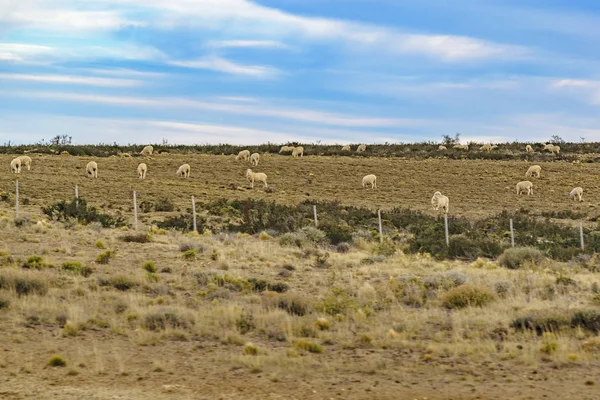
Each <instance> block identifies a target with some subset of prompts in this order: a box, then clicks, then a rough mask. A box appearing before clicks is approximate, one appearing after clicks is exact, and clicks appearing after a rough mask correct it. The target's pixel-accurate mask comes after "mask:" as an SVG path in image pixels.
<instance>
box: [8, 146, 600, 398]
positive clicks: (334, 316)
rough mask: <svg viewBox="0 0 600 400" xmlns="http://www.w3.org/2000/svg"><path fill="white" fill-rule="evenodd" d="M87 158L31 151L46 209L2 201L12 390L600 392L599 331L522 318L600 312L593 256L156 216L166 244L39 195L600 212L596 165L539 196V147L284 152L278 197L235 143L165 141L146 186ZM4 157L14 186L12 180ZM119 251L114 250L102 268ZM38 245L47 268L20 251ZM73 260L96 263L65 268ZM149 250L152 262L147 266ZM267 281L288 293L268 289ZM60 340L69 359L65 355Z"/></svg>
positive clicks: (123, 167)
mask: <svg viewBox="0 0 600 400" xmlns="http://www.w3.org/2000/svg"><path fill="white" fill-rule="evenodd" d="M9 161H10V157H5V156H2V157H0V164H2V163H3V164H4V165H6V166H8V163H9ZM88 161H89V159H87V158H76V157H69V156H66V157H64V156H61V157H59V156H54V157H34V161H33V169H32V171H24V172H23V174H22V176H21V178H20V183H21V198H22V200H23V199H27V201H28V202H29V205H27V206H24V207H23V208H22V212H23V214H24V215H28V216H33V217H34V219H33V220H32V221H30V222H25V223H23V225H21V226H15V224H14V222H13V209H12V206H11V205H10V204H9V203H8V202H0V337H1V338H2V339H0V398H7V399H51V398H52V399H54V398H56V399H81V398H87V399H148V398H165V399H298V400H300V399H315V400H316V399H508V398H510V399H540V398H548V399H554V398H565V399H571V398H572V399H575V398H576V399H590V400H592V399H598V398H599V397H600V396H599V394H598V393H599V389H598V385H599V384H600V377H599V376H598V371H599V370H600V364H599V358H598V355H599V354H600V337H598V335H597V333H594V332H591V331H589V330H585V329H582V328H573V329H571V328H565V329H561V330H557V331H555V332H547V333H545V334H544V335H541V336H538V335H536V334H535V333H533V332H520V331H518V330H516V329H515V328H514V327H512V325H511V323H512V322H513V320H514V319H515V318H517V317H519V316H522V315H527V314H529V313H531V312H537V311H540V310H542V311H548V310H550V311H556V310H559V311H563V310H565V312H566V310H573V309H592V310H597V309H598V303H597V300H594V299H595V297H594V296H595V293H597V292H596V291H595V290H597V288H598V285H600V277H599V274H598V273H597V272H591V271H590V270H587V269H585V268H582V267H580V266H573V265H567V264H562V263H556V262H553V261H551V260H547V261H545V262H544V263H543V264H542V265H539V266H536V267H533V266H532V267H531V268H527V269H523V270H508V269H505V268H502V267H500V266H499V265H498V264H497V263H496V262H492V261H489V260H478V261H476V262H475V263H472V264H467V263H464V262H458V261H457V262H449V261H444V262H437V261H433V260H432V259H430V258H429V257H423V256H409V255H404V254H402V252H400V251H398V252H397V253H396V254H395V255H393V256H388V257H383V258H382V257H380V258H373V255H374V254H375V253H376V244H374V243H370V242H357V243H355V244H354V245H353V246H352V248H351V249H350V251H349V252H347V253H337V252H336V251H335V249H333V248H331V247H323V246H316V245H311V244H306V245H305V246H303V247H302V248H297V247H285V246H282V245H280V243H279V242H278V240H277V239H276V238H270V237H250V236H248V235H240V234H238V235H218V236H217V235H215V236H199V235H182V234H180V233H175V232H160V231H156V230H150V231H149V232H151V241H150V243H125V242H123V241H122V240H121V238H122V236H123V235H125V234H126V233H128V232H126V231H123V230H110V229H103V228H100V227H97V226H87V227H84V226H80V225H76V226H68V225H63V224H62V223H56V222H49V221H43V218H42V217H41V212H40V211H39V207H40V206H41V205H47V204H49V203H51V202H53V201H57V200H62V199H67V200H68V199H70V198H72V197H71V196H72V193H73V191H74V185H75V184H78V185H79V187H80V193H81V196H82V197H85V198H86V199H87V200H88V201H89V202H90V203H92V204H95V205H98V206H100V207H101V208H103V209H112V210H116V209H119V208H121V209H122V210H123V212H124V213H126V214H127V215H129V214H130V211H129V210H130V199H131V198H130V192H131V191H132V190H136V191H138V193H139V196H140V200H143V199H144V198H152V199H156V198H157V197H164V196H168V197H170V198H171V199H172V200H174V201H176V203H177V204H178V205H179V206H180V207H181V208H182V209H184V208H186V207H188V200H187V199H188V198H189V196H191V195H195V196H196V197H197V198H199V199H201V200H204V201H209V200H215V199H218V198H223V197H225V198H246V197H248V196H250V195H252V196H256V197H259V198H265V199H272V200H275V201H279V202H286V203H295V202H298V201H302V200H305V199H307V198H309V199H319V200H332V199H338V200H340V201H341V202H343V203H345V204H353V205H361V206H368V207H372V208H376V207H382V208H391V207H395V206H408V207H411V208H415V209H419V210H424V211H427V212H430V210H429V208H430V203H429V199H430V197H431V194H432V192H433V191H435V190H441V191H442V192H444V193H446V194H448V196H449V197H450V199H451V212H452V213H457V214H461V215H466V216H469V217H479V216H484V215H489V214H492V213H495V212H498V211H501V210H502V209H505V208H507V209H513V208H519V207H522V206H523V207H530V208H532V209H536V210H556V209H569V208H573V209H576V210H583V211H587V212H589V213H590V214H593V213H594V210H595V206H597V205H598V203H597V201H596V198H595V196H596V193H599V189H598V187H599V185H600V184H599V183H598V182H597V179H595V177H594V176H595V175H597V174H598V173H599V172H600V167H599V166H598V165H597V164H584V165H573V164H566V163H565V164H563V163H548V164H542V168H543V172H542V178H541V179H533V181H534V184H535V195H534V196H531V197H529V198H527V197H525V196H521V197H520V198H517V197H516V195H515V193H514V185H515V184H516V182H517V181H519V180H523V179H525V178H524V173H525V171H526V169H527V167H528V166H529V164H527V163H524V162H489V161H487V162H486V161H449V160H429V161H406V160H399V159H392V160H386V159H380V158H377V159H375V158H373V159H364V158H361V159H355V158H351V157H335V158H329V157H310V156H309V157H304V158H303V159H299V160H295V159H292V158H291V157H281V156H271V157H265V159H264V160H263V162H262V163H261V165H260V166H259V167H258V168H255V170H257V171H261V172H266V173H267V174H268V175H269V183H270V185H271V186H272V187H273V188H274V192H272V193H267V192H265V191H263V190H262V189H261V188H255V189H254V190H253V191H250V190H249V189H247V188H243V189H242V190H237V189H236V190H231V189H229V188H228V185H229V184H230V183H234V184H236V185H240V186H243V187H247V186H248V183H247V182H246V181H245V179H244V172H245V170H246V168H248V164H246V163H243V162H237V163H236V162H235V161H234V160H233V157H224V156H223V157H221V156H200V155H194V156H185V155H159V156H156V157H153V158H151V159H149V160H148V159H147V160H144V162H146V163H147V164H148V166H149V175H148V179H147V180H146V181H143V182H141V181H139V180H138V179H137V177H136V167H137V164H138V163H139V162H140V161H141V160H140V159H137V158H136V159H131V158H109V159H98V160H97V161H98V163H99V176H100V177H99V179H98V180H89V179H87V178H85V176H84V175H85V170H84V168H85V165H86V164H87V162H88ZM183 162H187V163H189V164H191V166H192V178H190V179H188V180H185V179H177V178H176V177H175V171H176V170H177V167H178V166H179V165H180V164H182V163H183ZM7 170H8V168H6V170H5V171H4V172H2V173H0V192H2V191H5V192H12V190H13V187H14V175H13V176H11V175H10V174H9V173H8V171H7ZM368 173H375V174H376V175H377V176H378V189H376V190H364V189H363V188H362V187H361V184H360V183H361V178H362V176H363V175H365V174H368ZM310 174H312V176H311V175H310ZM309 180H310V181H311V183H309ZM576 185H581V186H583V187H584V188H585V189H586V194H585V202H584V203H582V204H574V203H571V202H570V201H569V198H568V192H569V191H570V190H571V188H572V187H573V186H576ZM107 250H111V251H114V253H113V255H112V257H111V258H110V260H109V262H108V263H107V264H101V263H100V262H98V261H97V257H98V256H99V255H100V254H102V253H104V252H105V251H107ZM188 250H193V251H192V253H186V251H188ZM325 253H327V254H329V258H327V259H326V260H327V261H326V262H325V263H323V262H320V261H319V260H322V256H323V254H325ZM33 255H38V256H40V257H42V259H43V265H38V266H35V267H34V266H32V265H30V266H29V267H28V268H25V267H23V265H24V264H27V260H28V258H29V257H31V256H33ZM365 260H366V261H369V262H366V261H365ZM373 260H374V261H373ZM65 262H79V263H80V264H81V265H82V266H89V267H91V268H92V270H91V271H92V272H91V274H90V275H87V276H84V275H81V274H77V273H74V272H72V271H68V270H65V269H64V268H63V263H65ZM148 262H152V263H153V265H154V266H155V268H149V267H148V269H143V268H142V266H143V265H144V264H146V263H148ZM149 270H152V271H153V272H149ZM559 277H563V278H564V277H568V278H570V279H571V280H572V281H566V282H567V283H562V282H565V280H564V279H563V280H559V279H558V278H559ZM252 279H259V280H261V281H264V282H269V283H270V284H276V283H277V284H285V285H287V291H285V293H277V292H276V291H274V290H267V291H264V290H258V289H256V286H251V281H252ZM428 282H429V283H428ZM432 282H433V283H435V282H441V283H439V284H437V283H436V284H435V285H433V283H432ZM463 284H467V285H472V286H475V287H477V288H481V290H484V291H487V292H490V293H492V297H493V301H491V302H490V303H489V304H486V305H485V306H483V307H481V308H480V307H466V308H462V309H452V310H451V309H448V307H446V306H445V305H444V304H446V303H445V300H444V299H445V298H446V296H447V295H448V293H449V292H451V291H452V289H453V288H455V287H460V285H463ZM457 285H458V286H457ZM594 288H596V289H594ZM299 310H300V311H299ZM57 355H58V356H60V357H61V358H62V359H64V361H65V362H66V365H65V366H51V365H49V360H50V359H51V357H53V356H57Z"/></svg>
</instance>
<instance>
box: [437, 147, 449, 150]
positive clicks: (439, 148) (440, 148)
mask: <svg viewBox="0 0 600 400" xmlns="http://www.w3.org/2000/svg"><path fill="white" fill-rule="evenodd" d="M438 150H439V151H446V150H448V149H447V148H446V146H438Z"/></svg>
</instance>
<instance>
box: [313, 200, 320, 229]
mask: <svg viewBox="0 0 600 400" xmlns="http://www.w3.org/2000/svg"><path fill="white" fill-rule="evenodd" d="M313 214H314V216H315V228H318V227H319V219H318V218H317V206H316V205H313Z"/></svg>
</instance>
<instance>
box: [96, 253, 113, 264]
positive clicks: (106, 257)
mask: <svg viewBox="0 0 600 400" xmlns="http://www.w3.org/2000/svg"><path fill="white" fill-rule="evenodd" d="M114 255H115V252H114V251H113V250H106V251H105V252H104V253H100V254H98V257H96V262H97V263H98V264H108V263H109V262H110V259H111V258H112V257H113V256H114Z"/></svg>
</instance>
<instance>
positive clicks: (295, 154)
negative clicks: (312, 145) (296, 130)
mask: <svg viewBox="0 0 600 400" xmlns="http://www.w3.org/2000/svg"><path fill="white" fill-rule="evenodd" d="M298 156H300V157H304V147H302V146H298V147H294V150H292V157H298Z"/></svg>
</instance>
